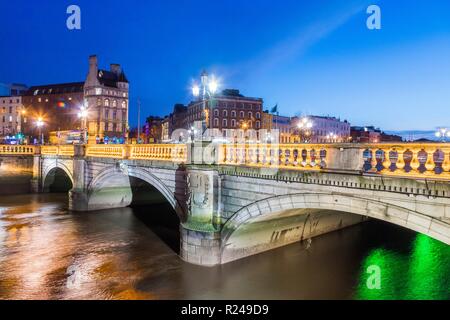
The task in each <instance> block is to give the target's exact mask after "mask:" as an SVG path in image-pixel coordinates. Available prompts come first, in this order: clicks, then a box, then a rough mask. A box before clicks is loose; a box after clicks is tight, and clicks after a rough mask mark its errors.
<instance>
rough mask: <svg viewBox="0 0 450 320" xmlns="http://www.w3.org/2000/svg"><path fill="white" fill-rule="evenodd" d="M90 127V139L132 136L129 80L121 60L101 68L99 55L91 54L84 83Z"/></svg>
mask: <svg viewBox="0 0 450 320" xmlns="http://www.w3.org/2000/svg"><path fill="white" fill-rule="evenodd" d="M84 99H85V104H86V106H87V111H88V116H87V130H88V135H89V141H90V143H95V142H99V141H100V142H102V141H104V142H105V143H111V142H113V143H116V142H119V143H122V142H125V141H126V140H127V138H128V106H129V83H128V79H127V77H126V76H125V73H124V71H123V70H122V68H121V66H120V65H119V64H111V65H110V70H109V71H108V70H103V69H99V68H98V61H97V56H95V55H93V56H90V57H89V74H88V76H87V79H86V81H85V83H84Z"/></svg>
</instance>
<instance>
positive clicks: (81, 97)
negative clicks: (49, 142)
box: [23, 56, 129, 143]
mask: <svg viewBox="0 0 450 320" xmlns="http://www.w3.org/2000/svg"><path fill="white" fill-rule="evenodd" d="M128 91H129V84H128V80H127V78H126V76H125V74H124V72H123V70H122V69H121V67H120V65H118V64H111V65H110V70H109V71H107V70H103V69H99V68H98V61H97V56H91V57H89V73H88V76H87V79H86V81H84V82H73V83H61V84H52V85H40V86H32V87H30V88H29V89H28V90H27V92H26V93H25V94H24V96H23V106H24V109H25V112H26V115H27V119H28V120H29V121H28V122H27V125H26V126H25V128H24V131H25V134H27V135H30V136H32V137H36V136H37V134H38V131H41V132H42V134H43V135H44V136H45V137H46V138H48V137H49V135H50V133H51V132H55V131H66V130H73V129H79V130H80V131H86V132H87V135H88V138H89V143H102V142H104V143H122V142H125V140H126V139H127V131H128V102H129V98H128ZM81 111H83V112H81ZM80 115H81V116H80ZM38 119H41V120H42V122H43V125H42V127H41V128H38V127H37V126H36V122H37V120H38Z"/></svg>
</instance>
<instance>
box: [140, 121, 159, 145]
mask: <svg viewBox="0 0 450 320" xmlns="http://www.w3.org/2000/svg"><path fill="white" fill-rule="evenodd" d="M163 121H164V119H163V118H161V117H154V116H150V117H148V118H147V121H146V122H145V125H144V127H143V130H142V131H143V133H144V142H145V143H158V142H161V141H162V136H163V134H162V123H163Z"/></svg>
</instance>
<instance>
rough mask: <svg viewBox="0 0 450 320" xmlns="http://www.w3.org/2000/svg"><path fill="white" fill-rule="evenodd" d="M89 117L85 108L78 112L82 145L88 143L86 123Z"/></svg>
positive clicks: (82, 107)
mask: <svg viewBox="0 0 450 320" xmlns="http://www.w3.org/2000/svg"><path fill="white" fill-rule="evenodd" d="M87 117H88V111H87V109H86V108H85V107H84V106H81V107H80V111H79V112H78V118H80V120H81V134H80V138H81V143H86V140H87V137H86V133H87V130H86V121H87Z"/></svg>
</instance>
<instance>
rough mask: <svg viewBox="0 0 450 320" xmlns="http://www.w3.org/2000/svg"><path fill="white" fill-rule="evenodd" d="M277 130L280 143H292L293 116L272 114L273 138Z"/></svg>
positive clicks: (271, 131) (271, 132)
mask: <svg viewBox="0 0 450 320" xmlns="http://www.w3.org/2000/svg"><path fill="white" fill-rule="evenodd" d="M274 129H275V130H277V133H278V137H279V139H278V142H279V143H292V142H294V141H293V135H292V133H293V128H292V118H291V117H286V116H280V115H277V114H276V115H272V128H271V130H270V134H271V138H272V139H274V137H273V135H274V131H273V130H274ZM272 142H273V140H272Z"/></svg>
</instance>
